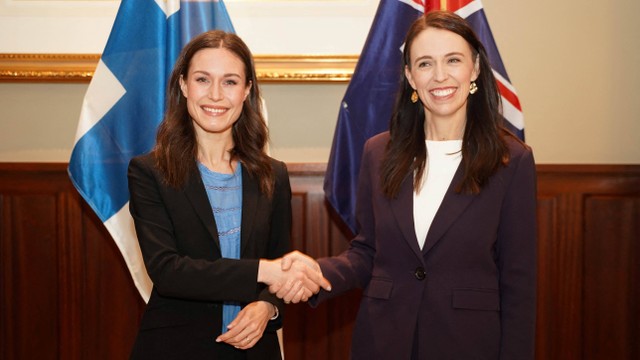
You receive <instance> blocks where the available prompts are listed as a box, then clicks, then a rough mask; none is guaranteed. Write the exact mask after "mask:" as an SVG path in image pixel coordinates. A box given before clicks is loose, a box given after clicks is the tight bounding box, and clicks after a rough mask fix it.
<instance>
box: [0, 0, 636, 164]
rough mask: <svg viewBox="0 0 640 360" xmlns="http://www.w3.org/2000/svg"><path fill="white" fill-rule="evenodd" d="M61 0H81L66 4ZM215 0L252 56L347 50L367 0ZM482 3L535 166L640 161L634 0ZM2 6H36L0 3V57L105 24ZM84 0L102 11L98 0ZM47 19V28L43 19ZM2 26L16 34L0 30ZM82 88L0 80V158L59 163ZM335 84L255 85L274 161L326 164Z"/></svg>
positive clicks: (53, 44)
mask: <svg viewBox="0 0 640 360" xmlns="http://www.w3.org/2000/svg"><path fill="white" fill-rule="evenodd" d="M71 2H74V3H83V4H84V3H92V2H91V1H77V0H76V1H68V3H71ZM225 2H226V3H227V7H228V8H229V12H230V13H231V16H232V18H233V19H234V24H235V26H236V30H237V31H238V33H239V34H240V35H241V36H243V37H244V38H246V39H247V42H248V43H249V44H250V46H251V47H252V49H253V51H254V53H256V54H267V53H274V54H275V53H279V54H293V53H298V54H305V53H315V54H342V53H353V54H357V53H358V52H359V47H361V46H362V43H363V42H364V38H365V37H366V33H367V31H368V27H369V25H370V22H371V19H372V17H373V11H372V10H375V5H376V2H375V1H367V0H344V1H341V0H329V1H324V2H319V1H302V0H299V1H296V0H290V1H280V2H271V3H273V4H271V5H270V6H271V7H274V6H275V7H277V6H280V10H282V9H288V10H287V11H288V12H287V11H284V12H281V13H282V14H284V15H281V16H279V18H277V19H275V18H270V17H269V16H267V15H265V10H268V9H271V7H269V8H267V7H265V3H269V1H260V0H253V1H250V0H238V1H230V0H227V1H225ZM482 2H483V4H484V8H485V12H486V14H487V17H488V19H489V24H490V25H491V27H492V30H493V34H494V37H495V39H496V42H497V44H498V48H499V49H500V52H501V55H502V59H503V62H504V63H505V66H506V68H507V71H508V73H509V76H510V78H511V81H512V83H513V85H514V86H515V87H516V89H517V91H518V94H519V96H520V100H521V104H522V107H523V110H524V114H525V131H526V137H527V142H528V143H529V144H530V145H531V146H533V148H534V151H535V154H536V159H537V162H538V163H609V164H624V163H627V164H640V121H639V120H640V119H639V116H638V114H640V97H639V96H638V95H637V92H636V89H637V88H638V84H640V70H639V66H640V40H638V38H637V34H640V22H638V21H636V17H637V14H639V13H640V2H639V1H636V0H612V1H609V2H602V1H597V0H565V1H552V0H537V1H501V0H484V1H482ZM7 3H14V4H18V3H21V4H22V3H23V4H29V3H34V4H35V3H37V2H35V1H31V2H30V1H27V0H21V1H15V0H14V1H13V2H12V1H6V2H5V5H0V34H3V35H2V36H0V52H5V53H10V52H60V53H65V52H91V53H98V52H99V51H100V50H95V51H84V50H78V51H76V50H74V49H76V48H73V47H74V46H77V48H81V47H82V46H84V45H82V46H81V45H80V44H81V43H84V42H86V41H87V40H88V39H87V37H89V38H95V39H96V40H95V41H93V42H91V44H92V45H91V46H97V45H96V44H98V43H100V41H105V40H106V36H108V26H107V29H106V30H104V29H102V30H100V29H99V28H104V27H105V26H104V23H105V21H104V17H105V16H104V14H107V15H108V14H109V11H108V7H106V8H105V9H107V10H104V11H102V12H101V14H103V15H102V16H100V15H99V14H98V13H94V14H93V15H92V16H94V17H95V18H94V19H93V20H94V21H93V23H94V24H96V25H95V26H96V31H97V32H95V33H93V34H91V35H87V34H84V35H82V36H80V35H77V36H76V37H75V38H74V39H75V40H74V41H77V43H76V44H74V41H70V40H69V38H59V36H58V35H55V33H56V32H58V31H60V28H64V26H62V25H60V24H59V23H60V21H61V17H60V16H61V15H60V14H59V13H56V11H57V10H56V11H53V10H51V11H50V12H49V14H48V15H46V16H44V17H42V18H40V19H39V21H40V22H34V19H33V17H30V16H27V15H29V13H28V12H26V11H25V10H24V9H22V8H21V9H18V8H16V7H15V6H14V7H13V8H10V7H7V5H6V4H7ZM41 3H42V2H40V4H41ZM51 3H61V2H60V1H51ZM62 3H64V1H62ZM94 3H99V4H101V5H100V6H104V3H109V1H106V2H105V1H95V2H94ZM112 3H113V2H112ZM323 4H324V5H323ZM249 5H250V6H249ZM276 5H277V6H276ZM305 5H307V6H306V7H305ZM2 6H4V8H3V7H2ZM87 6H88V5H87ZM292 6H293V7H292ZM332 6H333V7H335V6H338V7H340V6H342V7H343V9H344V10H345V12H343V15H341V17H340V18H338V19H337V20H336V21H337V22H332V21H333V20H332V15H331V14H330V13H328V11H326V10H324V11H320V10H319V9H331V7H332ZM261 7H262V8H261ZM296 7H297V8H296ZM238 9H241V10H243V11H244V12H243V13H241V12H238V11H239V10H238ZM256 9H258V10H260V11H257V10H256ZM309 9H311V10H313V11H315V12H316V13H318V14H319V17H318V19H316V20H317V21H322V22H327V25H323V23H321V24H316V23H312V21H314V20H313V19H312V18H311V17H309V16H308V14H309ZM358 9H359V10H361V11H358ZM346 10H349V11H346ZM301 11H302V12H303V15H304V14H307V15H304V16H302V17H301V18H298V19H296V20H295V21H294V18H295V17H296V16H297V15H296V12H298V13H300V12H301ZM305 11H306V13H304V12H305ZM234 12H235V13H234ZM252 12H255V14H254V13H252ZM345 14H346V15H345ZM294 15H296V16H294ZM65 16H67V17H69V16H74V17H75V18H74V19H76V20H77V21H79V22H83V21H85V20H86V19H85V17H86V16H85V17H83V16H82V14H75V13H73V12H71V13H69V12H67V15H65ZM110 16H113V15H112V14H111V15H110ZM254 17H255V18H254ZM45 18H46V21H44V20H42V19H45ZM252 19H253V20H252ZM274 19H275V20H277V23H279V24H280V27H279V28H278V29H276V30H275V31H277V33H276V34H272V35H269V40H268V41H267V40H265V39H262V38H259V37H257V35H255V36H254V35H253V34H254V33H259V34H260V36H264V34H263V33H262V32H260V31H254V30H253V29H251V28H250V27H249V25H248V24H253V25H252V26H257V24H268V23H271V22H273V21H274ZM300 19H302V20H304V21H303V23H306V24H307V25H309V24H311V25H312V26H307V27H305V30H304V31H302V30H300V31H288V30H287V26H288V25H289V24H294V25H295V26H301V25H300V23H299V22H298V21H300ZM56 22H57V23H58V25H55V26H53V25H51V24H53V23H56ZM18 23H20V24H21V25H18ZM106 23H108V21H107V22H106ZM346 23H348V24H350V25H351V27H352V28H353V30H354V31H348V32H344V31H341V32H340V36H341V37H340V38H339V39H341V40H340V41H336V40H335V39H334V37H335V36H336V35H335V31H336V29H338V30H339V29H340V28H341V27H343V26H346V25H345V24H346ZM7 24H8V25H7ZM7 27H8V28H10V29H12V32H11V33H13V34H20V35H17V37H18V38H20V37H22V38H23V40H22V41H17V40H15V37H14V36H6V35H5V34H7V32H6V31H7ZM54 30H55V31H54ZM63 30H64V29H63ZM357 30H361V31H357ZM105 31H106V32H107V34H104V32H105ZM249 31H251V32H249ZM243 32H244V33H246V34H243ZM43 33H47V34H49V35H47V36H48V38H47V41H35V40H33V39H34V38H35V39H37V38H39V37H41V36H44V35H42V34H43ZM87 33H88V32H87ZM24 39H27V40H24ZM256 39H259V41H258V40H256ZM252 42H254V43H252ZM18 47H21V48H20V49H21V50H20V49H18ZM100 48H101V47H100ZM38 49H41V50H38ZM58 49H59V51H57V50H58ZM298 49H300V50H298ZM353 49H357V50H353ZM85 50H86V48H85ZM313 50H318V51H313ZM86 87H87V84H46V83H41V84H29V83H0V161H67V160H68V154H69V152H70V149H71V146H72V142H73V137H74V134H75V126H76V122H77V119H78V115H79V112H80V105H81V103H82V97H83V95H84V91H85V90H86ZM345 89H346V84H317V83H307V84H264V85H263V92H264V96H265V98H266V99H267V104H268V109H269V119H270V127H271V139H272V153H273V154H274V156H276V157H279V158H281V159H283V160H285V161H292V162H303V161H304V162H307V161H310V162H325V161H326V160H327V157H328V154H329V148H330V146H331V139H332V134H333V129H334V127H335V121H336V118H337V113H338V107H339V103H340V99H341V98H342V95H343V94H344V91H345Z"/></svg>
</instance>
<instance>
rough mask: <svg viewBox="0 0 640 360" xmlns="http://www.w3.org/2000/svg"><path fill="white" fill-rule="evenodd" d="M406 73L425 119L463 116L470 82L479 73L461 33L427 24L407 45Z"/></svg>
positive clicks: (463, 117) (475, 61)
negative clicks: (427, 26)
mask: <svg viewBox="0 0 640 360" xmlns="http://www.w3.org/2000/svg"><path fill="white" fill-rule="evenodd" d="M410 54H411V57H410V63H409V65H407V66H405V76H406V77H407V80H408V81H409V84H410V85H411V87H412V88H413V89H415V90H416V91H417V93H418V96H419V97H420V100H421V101H422V104H423V106H424V108H425V112H426V120H427V122H429V121H440V120H452V121H454V122H456V123H460V124H464V122H465V120H466V108H467V97H468V96H469V85H470V83H471V81H474V80H475V79H476V78H477V77H478V74H479V70H478V68H479V64H478V62H477V59H476V58H477V57H474V55H473V53H472V51H471V47H470V46H469V44H468V43H467V42H466V41H465V40H464V38H462V37H461V36H460V35H458V34H456V33H453V32H451V31H447V30H441V29H436V28H430V27H429V28H426V29H425V30H423V31H422V32H421V33H419V34H418V35H417V36H416V37H415V39H414V40H413V42H412V43H411V47H410Z"/></svg>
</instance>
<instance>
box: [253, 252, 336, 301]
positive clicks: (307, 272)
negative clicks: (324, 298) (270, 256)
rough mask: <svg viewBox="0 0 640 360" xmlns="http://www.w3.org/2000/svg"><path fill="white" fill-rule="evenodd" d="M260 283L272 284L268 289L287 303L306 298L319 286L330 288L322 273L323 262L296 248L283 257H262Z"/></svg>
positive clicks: (317, 289)
mask: <svg viewBox="0 0 640 360" xmlns="http://www.w3.org/2000/svg"><path fill="white" fill-rule="evenodd" d="M258 282H261V283H265V284H267V285H269V292H271V293H272V294H275V295H276V296H277V297H278V298H280V299H283V300H284V302H285V303H287V304H289V303H294V304H295V303H298V302H300V301H307V300H309V298H310V297H312V296H313V295H314V294H317V293H318V292H319V291H320V288H322V289H324V290H326V291H331V284H330V283H329V281H328V280H327V279H325V278H324V276H322V270H320V265H318V263H317V262H316V261H315V260H314V259H313V258H311V257H310V256H308V255H305V254H303V253H301V252H299V251H297V250H296V251H292V252H290V253H288V254H286V255H284V256H283V257H281V258H280V259H275V260H266V259H261V260H260V265H259V267H258Z"/></svg>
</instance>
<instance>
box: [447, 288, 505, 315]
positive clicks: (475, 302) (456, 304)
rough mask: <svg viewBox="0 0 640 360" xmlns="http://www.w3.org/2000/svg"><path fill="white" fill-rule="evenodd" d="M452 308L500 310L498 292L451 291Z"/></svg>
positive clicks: (493, 290) (478, 290)
mask: <svg viewBox="0 0 640 360" xmlns="http://www.w3.org/2000/svg"><path fill="white" fill-rule="evenodd" d="M453 308H454V309H468V310H486V311H499V310H500V292H499V291H498V290H496V289H453Z"/></svg>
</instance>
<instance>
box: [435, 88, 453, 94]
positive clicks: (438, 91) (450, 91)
mask: <svg viewBox="0 0 640 360" xmlns="http://www.w3.org/2000/svg"><path fill="white" fill-rule="evenodd" d="M454 91H455V89H451V88H450V89H438V90H432V91H431V93H432V94H433V95H435V96H447V95H451V94H453V92H454Z"/></svg>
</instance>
